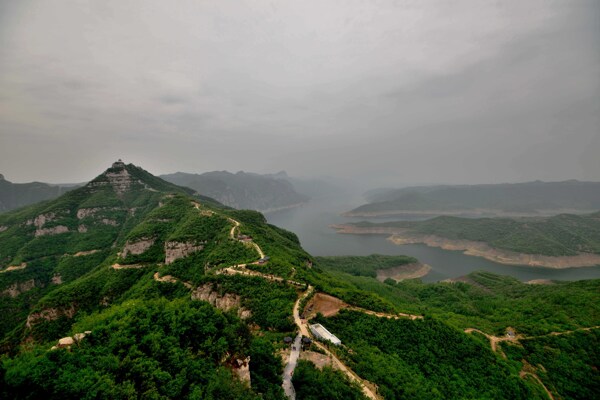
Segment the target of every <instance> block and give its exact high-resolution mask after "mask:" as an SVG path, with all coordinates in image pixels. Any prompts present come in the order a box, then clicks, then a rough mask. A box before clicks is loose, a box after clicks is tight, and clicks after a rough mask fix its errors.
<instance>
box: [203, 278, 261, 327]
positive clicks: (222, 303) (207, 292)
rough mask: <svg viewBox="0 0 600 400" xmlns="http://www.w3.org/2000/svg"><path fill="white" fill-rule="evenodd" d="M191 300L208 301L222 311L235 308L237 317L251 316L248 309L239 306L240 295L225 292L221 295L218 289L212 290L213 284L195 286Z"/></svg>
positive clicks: (245, 317)
mask: <svg viewBox="0 0 600 400" xmlns="http://www.w3.org/2000/svg"><path fill="white" fill-rule="evenodd" d="M192 300H202V301H206V302H208V303H210V304H211V305H212V306H213V307H216V308H218V309H220V310H223V311H230V310H233V309H235V308H237V310H238V317H240V318H242V319H247V318H250V317H251V316H252V312H251V311H250V310H247V309H245V308H243V307H240V305H241V297H240V296H238V295H237V294H232V293H225V294H223V295H221V294H219V292H218V291H216V290H213V285H212V284H210V283H207V284H205V285H203V286H199V287H197V288H196V289H195V290H194V291H193V292H192Z"/></svg>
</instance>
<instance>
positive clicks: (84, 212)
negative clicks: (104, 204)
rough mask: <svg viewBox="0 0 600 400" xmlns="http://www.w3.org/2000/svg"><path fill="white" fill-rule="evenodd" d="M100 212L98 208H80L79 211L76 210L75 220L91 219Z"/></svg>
mask: <svg viewBox="0 0 600 400" xmlns="http://www.w3.org/2000/svg"><path fill="white" fill-rule="evenodd" d="M100 210H101V208H99V207H95V208H80V209H79V210H77V219H84V218H85V217H91V216H93V215H94V214H96V213H97V212H98V211H100Z"/></svg>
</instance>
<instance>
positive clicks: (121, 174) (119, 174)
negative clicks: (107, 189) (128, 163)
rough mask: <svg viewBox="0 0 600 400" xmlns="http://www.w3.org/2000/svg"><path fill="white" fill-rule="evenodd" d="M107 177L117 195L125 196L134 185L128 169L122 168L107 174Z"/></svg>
mask: <svg viewBox="0 0 600 400" xmlns="http://www.w3.org/2000/svg"><path fill="white" fill-rule="evenodd" d="M106 177H107V178H108V182H109V183H110V185H111V186H112V187H113V190H114V191H115V192H116V193H117V194H123V193H125V192H126V191H128V190H129V188H130V187H131V184H132V183H133V179H132V178H131V175H130V174H129V171H127V169H126V168H121V169H120V170H119V171H116V172H107V173H106Z"/></svg>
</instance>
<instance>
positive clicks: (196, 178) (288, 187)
mask: <svg viewBox="0 0 600 400" xmlns="http://www.w3.org/2000/svg"><path fill="white" fill-rule="evenodd" d="M160 177H161V178H162V179H164V180H166V181H168V182H172V183H175V184H177V185H180V186H187V187H189V188H192V189H194V190H196V191H197V192H198V193H202V194H203V195H205V196H209V197H212V198H214V199H216V200H218V201H219V202H221V203H223V204H225V205H227V206H229V207H233V208H237V209H248V210H258V211H262V212H266V211H273V210H280V209H284V208H288V207H293V206H297V205H300V204H302V203H304V202H306V201H308V199H309V198H308V196H305V195H302V194H300V193H297V192H296V191H295V190H294V186H293V185H292V184H291V183H290V182H289V181H288V180H287V179H288V176H287V174H286V173H285V172H281V173H279V174H272V175H259V174H254V173H249V172H243V171H239V172H237V173H235V174H233V173H231V172H227V171H213V172H205V173H203V174H189V173H184V172H177V173H174V174H168V175H161V176H160Z"/></svg>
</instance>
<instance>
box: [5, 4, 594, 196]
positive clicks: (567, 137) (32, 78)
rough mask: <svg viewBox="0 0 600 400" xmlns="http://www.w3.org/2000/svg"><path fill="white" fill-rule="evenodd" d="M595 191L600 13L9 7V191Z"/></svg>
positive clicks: (575, 7) (517, 8)
mask: <svg viewBox="0 0 600 400" xmlns="http://www.w3.org/2000/svg"><path fill="white" fill-rule="evenodd" d="M117 158H123V159H124V160H125V161H126V162H133V163H135V164H138V165H141V166H142V167H144V168H146V169H147V170H149V171H150V172H153V173H157V174H159V173H167V172H175V171H186V172H204V171H209V170H222V169H227V170H230V171H237V170H245V171H254V172H276V171H279V170H282V169H285V170H287V171H288V173H290V174H293V175H302V176H310V175H330V176H340V177H355V178H357V179H361V180H364V181H368V182H370V183H372V185H378V184H381V185H384V184H385V185H393V184H396V183H397V184H401V183H410V182H454V183H458V182H461V183H475V182H477V183H483V182H501V181H509V182H510V181H524V180H534V179H542V180H563V179H570V178H576V179H586V180H597V181H600V1H598V0H589V1H578V0H563V1H551V0H544V1H533V0H514V1H512V0H510V1H506V0H504V1H481V0H473V1H467V0H464V1H451V0H440V1H428V0H414V1H407V0H402V1H392V0H389V1H366V0H365V1H352V0H341V1H333V0H316V1H307V0H302V1H296V0H294V1H292V0H278V1H267V0H256V1H227V0H210V1H200V0H195V1H191V0H190V1H184V0H177V1H163V0H161V1H149V0H139V1H130V0H114V1H107V0H96V1H75V0H69V1H61V0H40V1H33V0H18V1H15V0H0V173H3V174H4V175H6V178H7V179H9V180H11V181H14V182H23V181H31V180H42V181H50V182H76V181H84V180H87V179H90V178H92V177H94V176H95V175H97V174H98V173H99V172H101V171H102V170H104V169H105V168H106V167H107V166H108V165H109V164H110V163H111V162H112V161H114V160H115V159H117Z"/></svg>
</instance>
